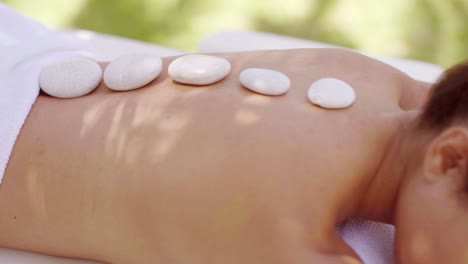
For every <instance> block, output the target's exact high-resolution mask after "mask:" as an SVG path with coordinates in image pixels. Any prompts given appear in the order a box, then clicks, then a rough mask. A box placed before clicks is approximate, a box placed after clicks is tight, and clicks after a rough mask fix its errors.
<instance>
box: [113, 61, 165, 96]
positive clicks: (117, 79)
mask: <svg viewBox="0 0 468 264" xmlns="http://www.w3.org/2000/svg"><path fill="white" fill-rule="evenodd" d="M162 68H163V62H162V59H161V57H159V56H155V55H151V54H143V53H141V54H140V53H137V54H126V55H123V56H121V57H118V58H117V59H115V60H113V61H112V62H111V63H109V65H107V68H106V70H105V71H104V83H105V84H106V85H107V87H109V89H111V90H114V91H129V90H134V89H138V88H141V87H143V86H145V85H147V84H148V83H150V82H152V81H153V80H154V79H156V78H157V77H158V76H159V74H161V71H162Z"/></svg>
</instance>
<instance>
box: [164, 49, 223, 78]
mask: <svg viewBox="0 0 468 264" xmlns="http://www.w3.org/2000/svg"><path fill="white" fill-rule="evenodd" d="M230 71H231V63H229V61H227V60H226V59H224V58H220V57H215V56H209V55H201V54H191V55H185V56H182V57H179V58H177V59H175V60H174V61H172V63H171V64H170V65H169V69H168V73H169V76H170V77H171V78H172V79H173V80H174V81H176V82H180V83H184V84H192V85H208V84H212V83H215V82H218V81H220V80H222V79H223V78H224V77H226V76H227V75H228V74H229V72H230Z"/></svg>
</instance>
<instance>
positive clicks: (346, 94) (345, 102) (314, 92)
mask: <svg viewBox="0 0 468 264" xmlns="http://www.w3.org/2000/svg"><path fill="white" fill-rule="evenodd" d="M307 97H308V98H309V100H310V102H312V103H313V104H316V105H318V106H321V107H323V108H331V109H338V108H346V107H349V106H350V105H352V104H353V103H354V101H355V100H356V93H355V92H354V89H353V88H352V87H351V86H350V85H349V84H347V83H345V82H343V81H341V80H338V79H334V78H324V79H320V80H318V81H316V82H314V83H313V84H312V85H311V86H310V87H309V91H308V92H307Z"/></svg>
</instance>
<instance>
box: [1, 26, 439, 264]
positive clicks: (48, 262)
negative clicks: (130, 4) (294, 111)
mask: <svg viewBox="0 0 468 264" xmlns="http://www.w3.org/2000/svg"><path fill="white" fill-rule="evenodd" d="M61 33H62V34H66V35H70V36H72V37H76V38H79V39H81V40H84V41H86V42H88V43H90V44H91V45H92V46H94V48H95V49H96V50H97V51H98V52H99V53H100V54H101V56H102V59H103V60H112V59H113V58H116V57H118V56H120V55H123V54H126V53H131V52H146V53H152V54H156V55H159V56H177V55H182V54H185V53H187V52H185V51H180V50H176V49H172V48H168V47H163V46H158V45H153V44H149V43H145V42H140V41H136V40H131V39H125V38H120V37H116V36H111V35H105V34H100V33H96V32H91V31H84V30H68V31H62V32H61ZM295 48H343V47H338V46H333V45H330V44H326V43H320V42H314V41H309V40H303V39H297V38H292V37H286V36H280V35H274V34H269V33H262V32H219V33H216V34H213V35H211V36H208V37H207V38H205V39H204V40H203V41H202V42H201V43H200V46H199V52H203V53H209V52H237V51H248V50H277V49H295ZM365 55H367V56H370V57H373V58H375V59H377V60H380V61H382V62H384V63H387V64H389V65H391V66H393V67H395V68H397V69H399V70H401V71H402V72H405V73H406V74H408V75H409V76H411V77H413V78H414V79H416V80H420V81H424V82H429V83H431V82H435V81H436V80H437V79H438V78H439V77H440V75H441V73H442V72H443V69H442V68H441V67H439V66H437V65H433V64H429V63H425V62H420V61H414V60H405V59H397V58H384V57H378V56H372V55H369V54H365ZM337 232H338V233H339V234H340V236H341V237H343V239H344V240H345V241H346V242H347V243H348V244H349V245H350V246H351V247H352V248H354V250H355V251H356V252H357V253H358V255H360V257H361V258H362V259H363V261H364V263H365V264H392V263H394V259H393V242H394V227H393V226H391V225H385V224H381V223H375V222H370V221H363V220H357V219H352V220H350V221H348V222H347V223H345V224H344V225H342V226H340V227H338V229H337ZM93 263H94V264H98V262H92V261H85V260H74V259H65V258H58V257H52V256H46V255H41V254H36V253H31V252H24V251H18V250H13V249H6V248H0V264H93ZM129 264H134V263H129Z"/></svg>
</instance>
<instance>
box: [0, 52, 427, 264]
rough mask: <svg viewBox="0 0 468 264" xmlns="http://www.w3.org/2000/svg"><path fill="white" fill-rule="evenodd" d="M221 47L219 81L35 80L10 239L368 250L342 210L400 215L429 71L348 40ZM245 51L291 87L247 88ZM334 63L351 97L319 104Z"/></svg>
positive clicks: (154, 257) (119, 245) (192, 258)
mask: <svg viewBox="0 0 468 264" xmlns="http://www.w3.org/2000/svg"><path fill="white" fill-rule="evenodd" d="M217 55H219V56H222V57H225V58H227V59H228V60H229V61H230V62H231V63H232V72H231V74H230V75H229V76H228V77H227V78H226V79H224V80H222V81H220V82H218V83H216V84H214V85H210V86H204V87H192V86H187V85H181V84H177V83H174V82H173V81H172V80H171V79H170V78H169V77H168V76H167V71H164V72H163V73H162V75H161V76H160V77H159V78H158V79H157V80H156V81H154V82H153V83H151V84H149V85H148V86H147V87H145V88H142V89H140V90H136V91H132V92H125V93H118V92H111V91H109V90H108V89H107V88H106V87H105V85H104V84H102V85H101V86H100V87H99V88H98V90H97V91H95V92H93V93H92V94H90V95H88V96H85V97H81V98H77V99H73V100H60V99H55V98H52V97H49V96H46V95H41V96H39V98H38V100H37V102H36V104H35V105H34V107H33V109H32V111H31V113H30V115H29V117H28V120H27V121H26V123H25V125H24V127H23V129H22V131H21V134H20V136H19V138H18V141H17V144H16V146H15V148H14V151H13V154H12V156H11V159H10V162H9V165H8V167H7V171H6V175H5V178H4V181H3V184H2V185H1V186H0V212H2V213H1V215H0V234H1V235H0V245H1V246H6V247H11V248H19V249H24V250H30V251H36V252H41V253H46V254H52V255H59V256H67V257H75V258H84V259H93V260H99V261H103V262H108V263H196V264H198V263H200V264H202V263H226V264H229V263H246V264H248V263H259V264H261V263H265V264H266V263H330V264H333V263H336V264H355V263H361V262H360V260H359V258H358V257H357V255H356V254H355V253H354V252H353V251H352V249H351V248H349V247H348V246H347V245H346V244H345V243H344V242H343V241H342V240H341V239H339V238H338V237H337V236H336V234H335V226H336V225H337V224H339V223H340V222H342V221H344V220H346V219H348V218H350V217H364V218H367V219H370V220H376V221H383V222H387V223H393V222H394V219H393V215H394V206H395V202H396V201H395V200H396V193H397V190H398V186H399V183H400V177H398V175H395V173H396V171H395V168H394V166H393V165H395V164H396V162H398V158H397V156H398V155H397V154H398V151H397V149H396V146H397V145H398V144H396V142H399V140H400V139H401V133H400V132H401V131H402V127H403V126H404V125H405V124H406V123H408V122H410V121H411V120H412V119H413V118H414V113H413V112H412V111H409V110H412V109H417V108H419V106H420V105H421V104H422V103H423V100H424V96H425V93H426V89H427V88H426V86H425V85H423V84H421V83H419V82H417V81H414V80H413V79H411V78H409V77H407V76H406V75H404V74H403V73H401V72H399V71H397V70H395V69H393V68H391V67H389V66H387V65H385V64H382V63H380V62H377V61H375V60H372V59H370V58H367V57H364V56H362V55H358V54H355V53H351V52H349V51H343V50H337V49H320V50H290V51H258V52H247V53H236V54H217ZM171 60H172V58H167V59H165V67H164V68H165V69H167V65H168V63H169V62H170V61H171ZM103 67H105V65H104V66H103ZM247 67H262V68H269V69H274V70H279V71H281V72H283V73H285V74H287V75H288V76H289V77H290V79H291V82H292V87H291V90H290V91H289V92H288V93H287V94H286V95H283V96H279V97H267V96H262V95H258V94H253V93H252V92H250V91H247V90H246V89H244V88H241V86H240V84H239V82H238V75H239V73H240V71H241V70H243V69H245V68H247ZM324 77H335V78H339V79H342V80H344V81H346V82H347V83H349V84H351V85H352V86H353V87H354V88H355V90H356V94H357V100H356V102H355V104H354V105H353V106H352V107H350V108H348V109H344V110H324V109H321V108H319V107H317V106H313V105H312V104H310V103H309V102H308V101H307V98H306V93H307V88H308V87H309V85H310V84H311V83H312V82H314V81H315V80H318V79H320V78H324ZM182 253H183V254H182ZM311 261H312V262H311Z"/></svg>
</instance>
